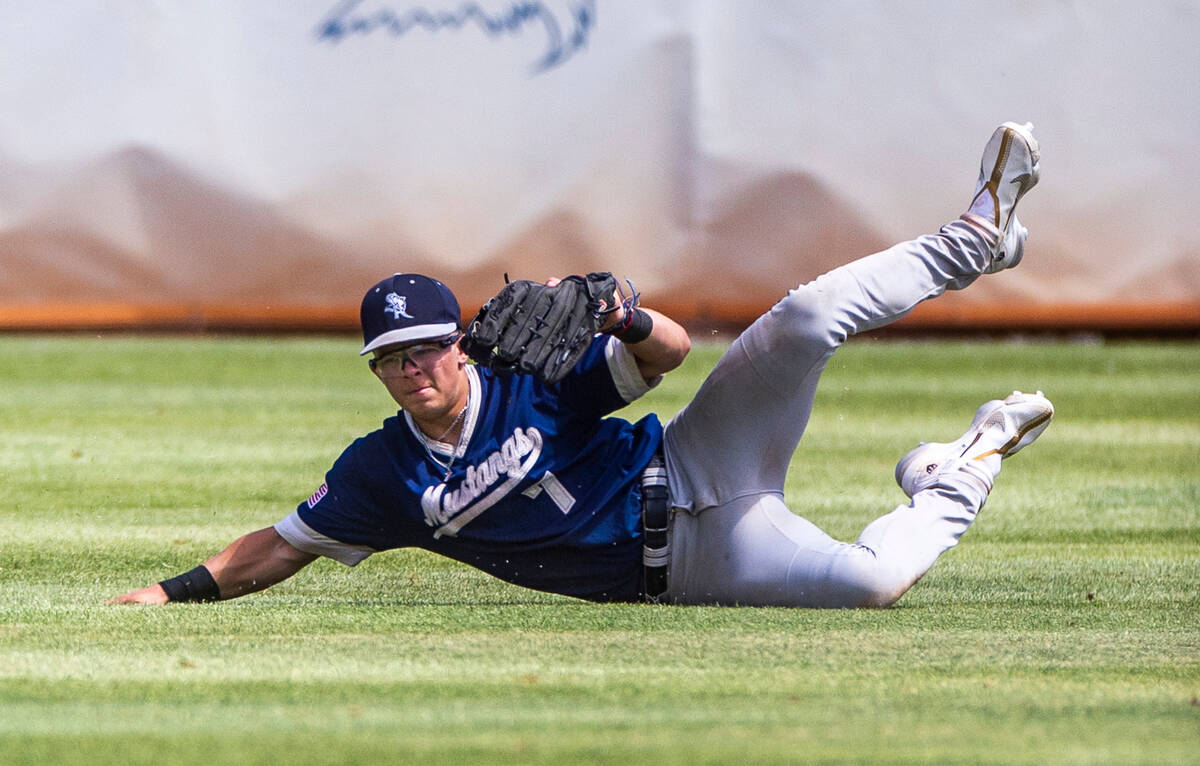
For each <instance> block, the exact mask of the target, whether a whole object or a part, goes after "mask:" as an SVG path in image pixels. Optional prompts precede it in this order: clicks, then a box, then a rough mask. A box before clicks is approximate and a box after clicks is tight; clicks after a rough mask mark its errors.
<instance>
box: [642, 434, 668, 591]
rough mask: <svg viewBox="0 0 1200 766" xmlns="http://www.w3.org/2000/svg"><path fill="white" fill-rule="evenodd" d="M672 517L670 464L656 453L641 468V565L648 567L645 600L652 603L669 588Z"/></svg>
mask: <svg viewBox="0 0 1200 766" xmlns="http://www.w3.org/2000/svg"><path fill="white" fill-rule="evenodd" d="M670 519H671V503H670V498H669V497H668V493H667V466H666V463H665V462H664V461H663V457H662V455H661V454H655V456H654V457H652V458H651V459H650V462H649V464H647V465H646V468H645V469H644V470H643V471H642V544H643V548H642V565H643V566H644V567H645V570H646V587H645V592H646V600H647V601H650V602H653V603H657V602H658V599H659V598H660V597H661V596H662V594H663V593H665V592H666V590H667V561H668V558H669V553H670V548H669V547H668V545H667V526H668V523H669V522H670Z"/></svg>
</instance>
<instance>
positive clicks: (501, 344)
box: [112, 123, 1054, 607]
mask: <svg viewBox="0 0 1200 766" xmlns="http://www.w3.org/2000/svg"><path fill="white" fill-rule="evenodd" d="M1031 131H1032V126H1031V125H1018V124H1014V123H1005V124H1004V125H1002V126H1000V127H999V128H997V130H996V131H995V133H994V134H993V135H992V137H991V140H990V141H989V142H988V143H987V145H986V147H985V149H984V154H983V161H982V165H981V173H980V177H979V182H978V185H977V188H976V193H975V197H974V198H973V199H972V201H971V204H970V206H969V208H968V210H967V211H966V212H965V213H964V214H963V216H962V217H961V218H960V219H958V220H956V221H953V222H951V223H949V224H947V225H946V226H944V227H943V228H942V229H941V230H940V231H939V232H938V233H937V234H934V235H929V236H924V237H920V238H918V239H916V240H913V241H911V242H905V243H902V244H899V245H896V246H894V247H892V248H890V249H888V250H885V251H884V252H881V253H877V254H875V255H871V256H868V257H866V258H862V259H860V260H857V261H854V262H852V263H850V264H848V265H845V266H842V267H840V268H837V269H834V270H833V271H831V272H829V273H827V274H825V275H823V276H821V277H818V278H817V279H816V280H814V281H812V282H810V283H808V284H805V285H801V286H799V287H797V288H796V289H794V290H791V291H790V292H789V293H788V294H787V295H786V296H785V297H784V298H783V299H782V300H780V301H779V303H777V304H776V305H775V306H774V307H773V308H771V309H770V311H768V312H767V313H765V314H764V315H762V316H761V317H760V318H759V319H758V320H757V321H756V322H755V323H754V324H753V325H752V326H751V327H750V328H748V329H747V330H746V331H745V332H744V333H743V334H742V335H741V336H740V337H739V338H738V339H737V340H736V341H735V342H734V343H733V344H732V346H731V347H730V348H729V350H728V351H727V353H726V354H725V355H724V357H723V358H722V359H721V360H720V362H718V363H717V365H716V367H715V368H714V369H713V371H712V372H711V374H710V375H709V376H708V378H707V379H706V380H705V381H704V383H703V385H702V386H701V387H700V390H699V391H698V392H697V394H696V397H695V398H694V400H693V401H692V402H691V403H689V404H688V405H687V406H686V407H685V408H684V409H683V410H682V411H681V412H680V413H679V414H678V415H676V416H675V417H674V418H673V419H672V420H671V421H670V422H669V423H667V424H666V426H665V427H664V426H663V425H661V424H660V423H659V421H658V419H657V418H656V417H654V416H652V415H651V416H647V417H645V418H643V419H642V420H639V421H638V422H636V423H629V422H627V421H625V420H622V419H620V418H616V417H612V416H611V413H612V412H614V411H615V410H618V409H620V408H621V407H623V406H625V405H626V404H628V403H629V402H631V401H633V400H634V399H636V398H638V397H640V396H642V395H643V394H645V393H646V392H647V391H649V390H650V389H651V388H652V387H653V386H654V385H655V384H656V383H657V382H658V381H659V380H660V378H661V376H662V375H664V374H666V373H667V372H669V371H671V370H672V369H674V368H675V367H677V366H678V365H679V364H680V363H681V362H682V361H683V359H684V357H685V355H686V354H687V352H688V349H689V341H688V337H687V335H686V333H685V332H684V331H683V329H682V328H681V327H680V326H679V325H678V324H676V323H675V322H674V321H672V320H670V319H669V318H667V317H665V316H663V315H662V314H660V313H657V312H654V311H653V310H651V309H647V308H644V307H642V306H640V305H639V301H638V299H637V295H636V293H633V292H632V288H630V289H629V291H628V293H629V294H625V292H626V291H622V290H619V289H618V287H617V284H616V282H615V280H613V279H612V277H611V276H610V275H608V274H589V275H587V276H579V277H568V278H566V279H563V280H551V281H550V282H548V283H546V284H534V283H531V282H514V283H512V284H510V285H507V286H506V287H505V289H504V290H502V291H501V292H500V293H499V294H498V295H497V296H496V297H495V298H493V299H492V300H491V301H490V302H489V303H488V304H487V305H486V306H485V307H484V308H483V309H482V310H481V311H480V313H479V314H478V315H477V316H476V317H475V318H474V320H472V321H471V322H470V323H469V324H468V326H467V327H466V328H463V327H462V326H461V324H460V315H459V306H458V302H457V300H456V299H455V297H454V294H453V293H452V292H451V291H450V289H449V288H448V287H446V285H444V284H442V283H441V282H439V281H437V280H435V279H431V278H429V277H425V276H421V275H417V274H397V275H394V276H392V277H388V278H387V279H384V280H383V281H381V282H380V283H378V284H377V285H375V286H373V287H372V288H371V289H370V290H369V291H368V292H367V294H366V296H365V297H364V299H363V302H362V309H361V311H362V313H361V319H362V328H363V340H364V345H363V348H362V351H361V353H362V354H363V355H368V354H369V355H370V359H369V365H370V369H371V370H372V372H373V373H374V374H375V375H376V376H377V377H378V379H379V380H380V382H381V383H382V384H383V386H384V387H385V388H386V389H387V391H388V393H389V394H390V395H391V396H392V398H393V399H394V400H395V401H396V402H397V403H398V404H399V406H400V410H399V412H398V413H397V414H396V415H395V416H393V417H390V418H388V419H387V420H385V421H384V423H383V425H382V427H381V428H380V429H379V430H377V431H374V432H372V433H370V434H367V435H366V436H363V437H362V438H360V439H358V440H356V441H355V442H354V443H352V444H351V445H350V446H349V447H347V448H346V450H345V451H344V452H343V453H342V455H341V456H340V457H339V458H338V459H337V460H336V462H335V463H334V464H333V466H332V467H331V468H330V470H329V471H328V473H327V474H326V475H325V479H324V481H323V482H322V483H320V485H319V487H318V488H317V490H316V491H315V492H314V493H313V494H312V496H311V497H309V498H308V499H307V500H305V501H304V502H301V503H300V504H299V506H298V508H297V509H296V510H295V511H294V512H293V513H291V514H290V515H288V516H286V517H285V518H283V519H282V520H281V521H279V523H277V524H275V525H274V526H272V527H268V528H266V529H261V530H258V531H257V532H252V533H250V534H247V535H245V536H243V537H241V538H239V539H238V540H237V541H235V542H234V543H233V544H231V545H230V546H229V547H228V548H226V549H225V550H224V551H222V552H220V553H218V554H217V555H215V556H213V557H212V558H210V559H209V560H208V561H206V562H205V563H204V564H203V565H201V566H199V567H196V568H195V569H193V570H191V571H189V572H187V573H184V574H182V575H179V576H177V577H173V578H170V579H168V580H164V581H163V582H161V583H157V584H154V585H150V586H148V587H145V588H141V589H139V590H135V591H132V592H130V593H127V594H125V595H123V596H119V597H117V598H115V599H113V600H112V601H113V602H116V603H158V604H161V603H166V602H168V601H208V600H218V599H229V598H235V597H238V596H242V595H245V594H247V593H250V592H253V591H257V590H261V589H263V588H265V587H268V586H270V585H272V584H274V583H277V582H279V581H281V580H284V579H285V578H287V577H290V576H291V575H292V574H294V573H295V572H297V571H299V570H300V569H301V568H302V567H304V566H305V565H307V564H308V563H309V562H311V561H313V560H314V559H316V558H317V557H318V556H328V557H330V558H333V559H335V560H337V561H340V562H342V563H344V564H347V565H350V566H354V565H355V564H357V563H358V562H360V561H362V560H363V559H365V558H366V557H368V556H370V555H372V554H374V553H377V552H380V551H384V550H388V549H392V548H400V547H420V548H424V549H426V550H430V551H433V552H435V553H439V554H441V555H444V556H448V557H450V558H452V559H455V560H458V561H461V562H463V563H466V564H469V565H471V566H474V567H477V568H479V569H481V570H483V571H485V572H487V573H489V574H492V575H494V576H496V577H499V578H501V579H503V580H506V581H508V582H512V583H516V584H518V585H523V586H525V587H529V588H534V589H538V590H543V591H549V592H553V593H560V594H565V595H569V596H575V597H578V598H582V599H588V600H593V601H640V600H651V601H657V602H662V603H677V604H729V605H734V604H745V605H780V606H797V607H868V606H873V607H882V606H887V605H889V604H892V603H894V602H895V601H896V600H897V599H899V598H900V597H901V596H902V595H903V594H904V593H905V592H906V591H907V590H908V589H909V588H910V587H911V586H912V585H913V583H915V582H916V581H917V580H918V579H919V578H920V577H921V576H922V575H923V574H924V573H925V572H926V571H927V570H928V569H929V568H930V567H931V566H932V565H933V563H934V561H935V560H936V559H937V557H938V556H939V555H941V554H942V553H943V552H944V551H946V550H948V549H949V548H951V547H953V546H954V545H955V544H956V543H957V541H958V538H959V537H960V536H961V535H962V534H963V533H964V532H965V531H966V530H967V528H968V527H969V526H970V525H971V522H972V521H973V520H974V518H975V516H976V514H977V513H978V512H979V510H980V508H982V506H983V504H984V502H985V501H986V499H987V497H988V494H989V492H990V491H991V489H992V485H993V482H994V481H995V478H996V476H997V474H998V473H999V471H1000V466H1001V461H1002V460H1003V459H1004V458H1007V457H1009V456H1011V455H1013V454H1015V453H1016V452H1018V451H1019V450H1021V449H1023V448H1024V447H1026V446H1028V445H1029V444H1030V443H1031V442H1033V441H1034V439H1036V438H1037V437H1038V436H1039V435H1040V434H1041V433H1042V431H1043V430H1044V429H1045V428H1046V426H1047V425H1048V424H1049V421H1050V418H1051V417H1052V415H1053V412H1054V411H1053V408H1052V406H1051V404H1050V402H1049V401H1047V400H1046V399H1045V398H1044V397H1043V396H1042V395H1041V394H1040V392H1039V393H1036V394H1025V393H1020V392H1014V393H1013V394H1012V395H1010V396H1008V397H1006V398H1004V399H1002V400H993V401H990V402H988V403H986V404H984V405H983V406H982V407H980V408H979V410H978V411H977V412H976V414H975V417H974V419H973V420H972V422H971V424H970V427H969V428H968V430H967V432H966V433H965V434H964V435H963V436H962V437H961V438H960V439H958V440H957V441H953V442H947V443H925V444H922V445H920V446H919V447H917V448H916V449H915V450H913V451H912V452H910V453H909V454H908V455H906V456H905V457H904V458H902V459H901V461H900V463H899V465H897V468H896V479H897V481H898V482H899V483H900V486H901V488H902V489H903V490H904V492H905V494H906V495H908V497H909V498H910V499H911V502H910V503H909V504H907V505H903V506H900V507H898V508H896V509H895V510H893V511H891V512H890V513H887V514H886V515H884V516H882V517H880V518H878V519H876V520H875V521H873V522H871V523H870V524H869V525H868V526H867V527H866V529H865V530H864V531H863V532H862V534H861V535H860V536H859V538H858V540H857V541H856V542H854V543H845V542H839V541H836V540H834V539H832V538H830V537H829V536H828V535H826V534H825V533H824V532H822V531H821V530H820V529H818V528H817V527H816V526H815V525H813V524H812V523H810V522H808V521H807V520H805V519H804V518H803V517H801V516H799V515H797V514H795V513H793V512H792V510H790V509H789V508H787V507H786V506H785V505H784V502H783V486H784V476H785V472H786V470H787V468H788V465H789V462H790V460H791V457H792V453H793V451H794V450H795V448H796V446H797V444H798V442H799V439H800V437H801V435H802V434H803V432H804V429H805V425H806V424H807V422H808V417H809V414H810V412H811V409H812V404H813V399H814V396H815V393H816V387H817V381H818V379H819V377H820V375H821V372H822V370H823V369H824V367H825V365H826V363H827V362H828V360H829V358H830V357H831V355H832V354H833V353H834V352H835V351H836V350H837V348H838V347H839V346H840V345H841V344H842V343H843V342H845V340H846V339H847V338H848V337H849V336H851V335H853V334H855V333H859V332H863V331H864V330H870V329H873V328H877V327H881V326H883V325H886V324H888V323H890V322H892V321H895V320H896V319H898V318H900V317H902V316H904V315H905V314H906V313H908V312H909V311H910V310H911V309H912V308H913V307H914V306H916V305H917V304H918V303H920V302H921V301H923V300H926V299H928V298H933V297H935V296H938V295H940V294H941V293H942V292H944V291H945V290H947V289H951V290H957V289H962V288H964V287H967V286H968V285H970V284H971V283H972V282H974V281H975V280H976V279H977V278H979V277H980V276H981V275H984V274H991V273H993V272H997V271H1000V270H1003V269H1007V268H1011V267H1013V266H1015V265H1017V263H1018V262H1019V261H1020V260H1021V256H1022V254H1023V251H1024V244H1025V238H1026V234H1027V232H1026V230H1025V228H1024V227H1023V226H1021V224H1020V223H1019V222H1018V221H1017V220H1016V218H1015V216H1014V210H1015V207H1016V204H1017V202H1018V200H1020V199H1021V197H1022V196H1023V195H1024V194H1025V193H1026V192H1027V191H1029V189H1031V188H1033V186H1034V185H1035V184H1036V183H1037V180H1038V170H1039V167H1038V159H1039V153H1038V146H1037V142H1036V141H1035V140H1034V138H1033V135H1032V132H1031ZM464 329H465V333H464ZM472 360H473V361H474V363H472Z"/></svg>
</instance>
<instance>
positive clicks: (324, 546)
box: [275, 511, 375, 567]
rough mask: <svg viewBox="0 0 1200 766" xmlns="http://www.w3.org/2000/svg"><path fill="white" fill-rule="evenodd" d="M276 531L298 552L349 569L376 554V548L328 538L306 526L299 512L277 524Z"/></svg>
mask: <svg viewBox="0 0 1200 766" xmlns="http://www.w3.org/2000/svg"><path fill="white" fill-rule="evenodd" d="M275 531H276V532H278V533H279V536H280V537H282V538H283V539H284V540H287V541H288V542H289V543H291V544H292V546H293V547H295V548H297V549H298V550H302V551H304V552H305V553H311V554H313V555H315V556H325V557H327V558H331V559H333V560H334V561H340V562H341V563H343V564H345V565H346V566H348V567H352V566H355V565H357V564H358V563H359V562H360V561H362V560H364V559H365V558H366V557H367V556H370V555H371V554H372V553H375V549H374V548H368V547H367V546H365V545H350V544H349V543H343V542H341V541H340V540H334V539H333V538H332V537H326V536H325V535H323V534H321V533H320V532H318V531H317V530H315V529H313V528H312V527H310V526H309V525H307V524H305V523H304V521H303V520H302V519H301V518H300V514H299V512H297V511H292V513H291V514H290V515H288V516H286V517H284V518H283V520H282V521H280V522H279V523H278V524H276V525H275Z"/></svg>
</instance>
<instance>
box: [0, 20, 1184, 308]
mask: <svg viewBox="0 0 1200 766" xmlns="http://www.w3.org/2000/svg"><path fill="white" fill-rule="evenodd" d="M0 7H2V9H3V14H2V15H0V18H3V19H4V22H3V24H0V325H6V326H21V325H25V324H39V323H40V324H60V325H61V324H84V325H86V324H88V323H91V322H96V323H104V322H116V323H122V322H130V323H134V324H136V323H137V322H155V321H158V322H162V321H167V322H170V321H178V320H186V321H194V322H205V321H232V322H235V323H236V322H238V321H245V322H247V323H250V324H254V323H280V324H288V323H292V322H294V323H297V324H309V323H320V322H323V321H344V320H346V319H347V318H352V317H354V316H355V312H356V310H357V303H358V300H359V298H360V297H361V294H362V292H363V290H364V289H365V288H366V287H367V286H368V285H369V284H371V283H373V282H375V281H376V280H378V279H379V278H381V277H383V276H385V275H387V274H390V273H392V272H394V271H424V272H428V273H432V274H434V275H437V276H440V277H441V278H443V279H445V280H446V281H447V282H448V283H449V284H450V285H451V286H452V287H454V288H455V290H456V291H457V292H458V293H459V295H460V297H461V298H462V302H463V304H464V309H465V310H468V311H470V310H472V309H473V308H474V307H475V306H477V305H478V304H479V303H480V302H481V301H483V300H484V299H486V297H487V296H488V295H490V294H491V293H493V292H494V291H495V290H496V289H498V287H499V286H500V285H501V283H502V274H503V273H504V272H508V273H509V274H510V275H512V276H513V277H514V278H518V277H521V278H531V279H542V278H545V277H548V276H553V275H558V274H563V273H572V272H583V271H588V270H598V269H604V270H611V271H613V272H615V273H617V274H618V275H626V276H629V277H631V278H632V279H633V280H634V281H635V282H636V283H637V285H638V287H639V288H640V289H641V290H642V291H643V292H644V293H645V295H646V296H647V302H648V303H653V304H655V305H661V306H664V307H668V308H670V309H671V310H674V311H677V312H680V313H683V314H685V315H689V316H692V317H693V318H694V317H697V316H701V317H702V316H715V317H727V318H728V317H734V318H744V317H747V316H752V315H753V314H755V313H757V312H758V311H760V310H762V309H763V308H765V307H766V306H768V305H769V304H770V303H771V302H772V301H773V300H774V299H775V298H777V297H778V296H779V295H780V294H781V293H782V291H783V290H784V289H785V288H786V287H788V286H790V285H792V284H795V283H798V282H801V281H805V280H808V279H810V278H812V277H814V276H816V275H817V274H819V273H820V272H821V271H824V270H826V269H828V268H830V267H832V266H835V265H838V264H840V263H843V262H845V261H847V260H850V259H852V258H854V257H857V256H859V255H864V254H866V253H868V252H871V251H873V250H876V249H880V248H882V247H884V246H886V245H888V244H890V243H891V242H893V241H897V240H900V239H907V238H910V237H912V236H915V235H917V234H921V233H924V232H927V231H932V230H935V229H936V228H937V227H938V226H940V225H941V224H942V223H944V222H945V221H947V220H949V219H952V218H954V217H956V216H957V215H958V214H959V213H960V212H962V210H963V208H964V207H965V206H966V204H967V202H968V201H969V198H970V196H971V192H972V190H973V187H974V183H975V179H976V175H977V172H978V165H977V163H978V157H979V153H980V151H981V150H982V148H983V144H984V142H985V141H986V140H987V138H988V136H989V135H990V133H991V130H992V128H993V127H994V126H995V125H996V124H998V123H999V122H1002V121H1004V120H1008V119H1017V120H1031V121H1033V122H1034V123H1035V124H1036V126H1037V135H1038V136H1039V138H1040V140H1041V142H1042V146H1043V156H1044V159H1043V176H1042V183H1041V185H1040V186H1039V187H1038V188H1037V189H1036V190H1035V191H1034V192H1033V193H1031V194H1030V196H1029V197H1028V198H1027V199H1026V200H1025V202H1023V204H1022V210H1021V218H1022V220H1023V221H1024V222H1025V223H1026V225H1027V226H1029V228H1030V230H1031V232H1032V237H1031V239H1030V243H1029V247H1028V249H1027V258H1026V261H1025V262H1024V263H1022V265H1021V267H1020V268H1019V269H1017V270H1015V271H1013V272H1006V273H1005V274H1004V275H1003V276H1001V277H998V278H994V279H988V280H982V281H981V282H979V283H977V285H975V286H974V287H973V288H972V289H971V290H970V291H968V292H966V293H962V294H960V295H956V296H954V297H953V298H951V299H949V300H945V301H944V302H943V301H938V302H936V303H937V304H938V305H941V306H942V308H940V309H939V312H940V313H938V312H934V313H932V314H927V315H926V316H927V317H932V318H933V319H934V320H937V319H939V318H940V319H942V320H945V319H947V318H950V319H954V318H958V319H959V320H964V321H966V320H971V319H972V318H976V319H977V318H979V317H984V318H986V317H989V316H996V315H997V314H1003V313H1010V314H1011V313H1012V312H1014V311H1018V312H1024V315H1025V316H1027V317H1030V318H1033V319H1036V318H1037V317H1043V318H1046V317H1049V318H1050V320H1055V319H1058V320H1061V319H1063V318H1064V317H1066V318H1070V317H1076V318H1078V317H1084V318H1091V319H1093V320H1096V321H1100V322H1104V321H1109V320H1112V319H1113V318H1114V317H1116V318H1118V319H1123V320H1124V321H1133V322H1135V323H1136V322H1138V321H1145V322H1148V323H1150V324H1155V323H1156V322H1162V323H1167V324H1169V323H1171V322H1176V323H1178V322H1184V323H1191V324H1197V323H1200V227H1197V225H1196V223H1195V217H1196V214H1195V208H1196V198H1197V188H1198V187H1197V179H1198V178H1200V45H1197V40H1200V3H1198V2H1195V1H1186V0H1150V2H1146V3H1129V2H1124V1H1117V0H1108V1H1105V0H1099V1H1094V0H1086V1H1085V0H1079V1H1077V2H1049V1H1047V2H1028V1H1022V0H999V1H997V0H992V1H991V2H980V1H978V0H966V1H965V2H957V1H955V0H944V1H932V0H918V1H906V2H881V1H871V0H859V1H857V2H850V1H849V0H847V1H846V2H814V3H809V2H783V1H781V0H774V1H770V0H725V1H723V2H721V1H718V0H693V1H685V0H676V1H674V2H672V1H670V0H545V2H536V1H534V2H512V1H508V2H501V1H500V0H478V2H463V1H462V0H423V1H421V2H410V1H409V0H341V1H340V2H338V1H336V0H288V2H279V1H278V0H274V1H270V0H264V1H262V2H253V3H245V2H235V1H233V0H225V1H223V2H218V1H206V2H178V1H176V0H159V1H157V2H155V1H152V0H121V2H116V3H112V2H84V1H82V0H59V1H58V2H54V3H26V2H16V1H14V0H5V1H4V2H3V3H2V6H0Z"/></svg>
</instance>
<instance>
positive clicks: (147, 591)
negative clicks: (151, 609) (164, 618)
mask: <svg viewBox="0 0 1200 766" xmlns="http://www.w3.org/2000/svg"><path fill="white" fill-rule="evenodd" d="M104 603H105V604H156V605H157V604H165V603H167V592H166V591H165V590H163V588H162V586H161V585H159V584H158V583H154V584H153V585H147V586H146V587H145V588H138V589H137V590H131V591H129V592H128V593H126V594H124V595H122V596H117V597H116V598H110V599H109V600H108V601H105V602H104Z"/></svg>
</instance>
